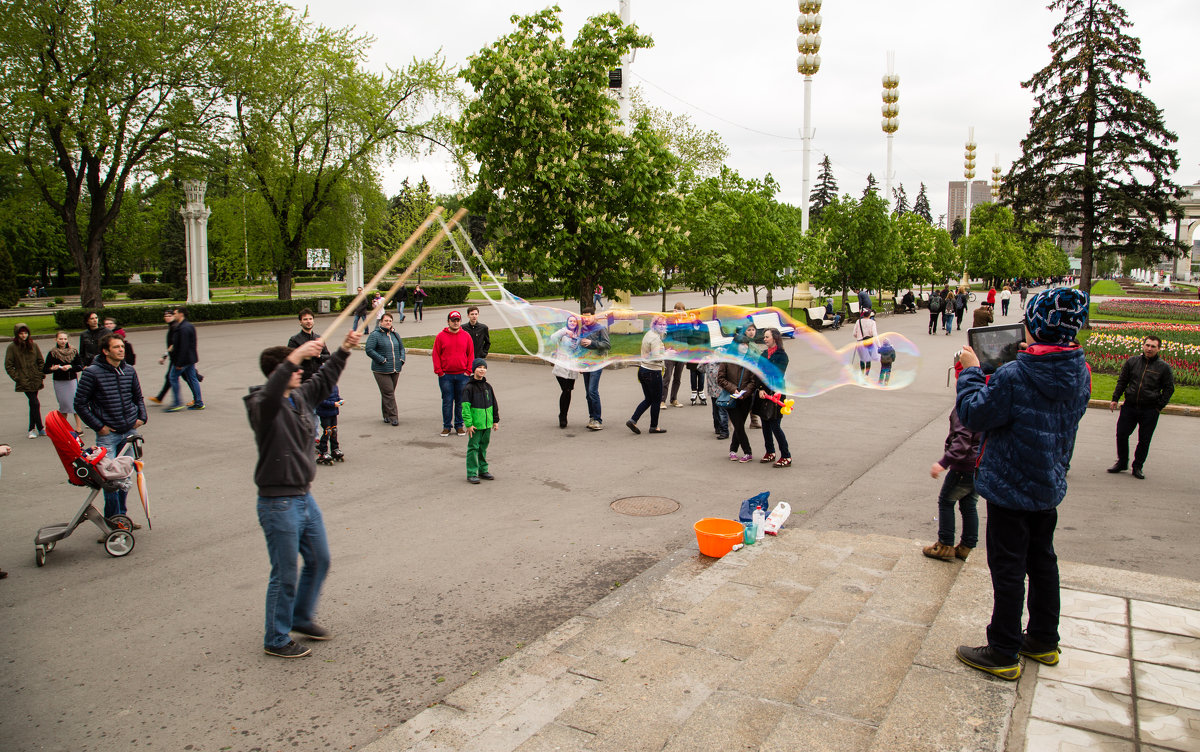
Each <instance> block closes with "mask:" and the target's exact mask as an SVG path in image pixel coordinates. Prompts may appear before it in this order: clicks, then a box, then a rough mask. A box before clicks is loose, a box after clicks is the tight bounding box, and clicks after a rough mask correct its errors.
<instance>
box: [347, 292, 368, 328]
mask: <svg viewBox="0 0 1200 752" xmlns="http://www.w3.org/2000/svg"><path fill="white" fill-rule="evenodd" d="M362 291H363V289H362V288H361V287H360V288H358V294H359V295H362ZM370 314H371V296H370V295H363V299H362V300H360V301H358V305H356V306H355V307H354V323H353V324H351V325H350V328H351V329H353V330H355V331H358V324H359V322H360V321H362V322H366V324H367V327H366V329H364V330H363V334H370V333H371V322H370V321H369V320H368V319H367V317H368V316H370Z"/></svg>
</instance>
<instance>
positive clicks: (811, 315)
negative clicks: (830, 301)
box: [804, 305, 829, 329]
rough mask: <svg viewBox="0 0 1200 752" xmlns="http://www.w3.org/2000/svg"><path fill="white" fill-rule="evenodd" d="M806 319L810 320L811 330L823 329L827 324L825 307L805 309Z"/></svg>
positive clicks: (809, 326)
mask: <svg viewBox="0 0 1200 752" xmlns="http://www.w3.org/2000/svg"><path fill="white" fill-rule="evenodd" d="M804 317H805V318H807V319H808V328H809V329H823V328H824V327H825V324H827V323H829V322H827V321H825V306H823V305H819V306H813V307H812V308H805V309H804Z"/></svg>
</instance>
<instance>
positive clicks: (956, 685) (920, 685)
mask: <svg viewBox="0 0 1200 752" xmlns="http://www.w3.org/2000/svg"><path fill="white" fill-rule="evenodd" d="M1015 701H1016V687H1014V686H1013V685H1011V684H1008V683H1002V682H994V681H989V680H985V679H983V678H982V677H979V676H971V675H965V674H951V673H947V672H945V671H938V670H935V669H931V668H925V667H924V666H913V668H912V670H911V671H909V672H908V675H907V676H905V677H904V681H903V683H902V684H901V685H900V689H899V690H898V691H897V692H896V697H895V699H893V700H892V702H891V704H890V705H889V706H888V710H887V715H886V716H885V717H884V719H883V722H882V723H881V724H880V725H879V730H878V731H877V732H876V733H875V739H874V743H873V744H872V746H871V749H872V750H876V751H877V752H927V751H928V750H975V749H986V748H988V747H989V746H990V745H992V744H994V743H995V740H996V739H1000V738H1003V736H1004V730H1005V727H1006V726H1007V725H1008V723H1009V716H1010V714H1011V713H1012V707H1013V703H1014V702H1015Z"/></svg>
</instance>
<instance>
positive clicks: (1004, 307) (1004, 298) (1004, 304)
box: [1000, 285, 1012, 316]
mask: <svg viewBox="0 0 1200 752" xmlns="http://www.w3.org/2000/svg"><path fill="white" fill-rule="evenodd" d="M1011 299H1012V288H1010V287H1009V286H1008V285H1005V286H1004V287H1003V288H1002V289H1001V290H1000V315H1001V316H1007V315H1008V301H1009V300H1011Z"/></svg>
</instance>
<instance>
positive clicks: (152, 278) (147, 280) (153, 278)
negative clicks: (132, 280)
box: [141, 272, 158, 285]
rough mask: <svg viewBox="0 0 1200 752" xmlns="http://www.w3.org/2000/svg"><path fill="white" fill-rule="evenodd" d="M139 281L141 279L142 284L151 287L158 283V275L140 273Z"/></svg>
mask: <svg viewBox="0 0 1200 752" xmlns="http://www.w3.org/2000/svg"><path fill="white" fill-rule="evenodd" d="M141 279H142V284H144V285H152V284H154V283H155V282H158V275H157V274H151V273H150V272H142V274H141Z"/></svg>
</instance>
